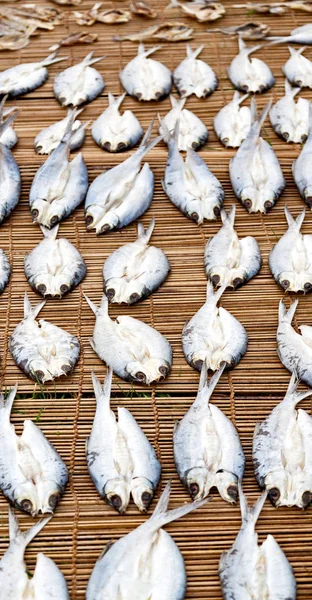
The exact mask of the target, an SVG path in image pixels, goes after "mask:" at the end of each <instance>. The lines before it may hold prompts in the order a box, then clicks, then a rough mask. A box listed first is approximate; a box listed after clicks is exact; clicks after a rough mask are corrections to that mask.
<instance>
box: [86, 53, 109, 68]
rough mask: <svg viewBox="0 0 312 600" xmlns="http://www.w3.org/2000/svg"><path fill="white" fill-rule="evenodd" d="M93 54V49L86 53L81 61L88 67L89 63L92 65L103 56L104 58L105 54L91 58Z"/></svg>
mask: <svg viewBox="0 0 312 600" xmlns="http://www.w3.org/2000/svg"><path fill="white" fill-rule="evenodd" d="M93 54H94V51H92V52H90V53H89V54H87V56H86V57H85V58H84V59H83V62H84V63H86V64H87V65H88V66H89V67H90V66H91V65H94V64H95V63H97V62H100V60H103V59H104V58H106V55H105V56H98V57H97V58H93Z"/></svg>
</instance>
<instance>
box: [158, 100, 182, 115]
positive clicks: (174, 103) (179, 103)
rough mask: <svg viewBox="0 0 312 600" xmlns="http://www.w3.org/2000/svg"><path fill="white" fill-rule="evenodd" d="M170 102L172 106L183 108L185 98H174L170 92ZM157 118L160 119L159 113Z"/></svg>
mask: <svg viewBox="0 0 312 600" xmlns="http://www.w3.org/2000/svg"><path fill="white" fill-rule="evenodd" d="M170 102H171V106H172V108H179V109H180V110H182V108H184V105H185V102H186V98H175V97H174V96H173V95H172V94H170ZM158 118H159V119H160V116H159V115H158Z"/></svg>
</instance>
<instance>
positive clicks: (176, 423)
mask: <svg viewBox="0 0 312 600" xmlns="http://www.w3.org/2000/svg"><path fill="white" fill-rule="evenodd" d="M179 425H180V421H178V419H177V420H176V421H175V423H174V426H173V435H174V434H175V433H176V432H177V431H178V429H179Z"/></svg>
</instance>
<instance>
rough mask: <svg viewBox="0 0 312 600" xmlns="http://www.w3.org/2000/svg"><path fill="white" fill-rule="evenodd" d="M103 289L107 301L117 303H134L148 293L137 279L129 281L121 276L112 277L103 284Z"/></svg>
mask: <svg viewBox="0 0 312 600" xmlns="http://www.w3.org/2000/svg"><path fill="white" fill-rule="evenodd" d="M104 291H105V294H106V296H107V298H108V300H109V302H112V303H114V302H115V303H118V304H121V303H123V302H125V303H126V304H134V303H135V302H138V300H141V298H145V297H146V296H148V295H149V293H150V292H149V290H148V289H147V288H146V287H145V286H144V285H142V284H141V283H140V282H139V281H138V280H135V281H130V282H129V281H126V279H125V278H122V277H118V278H117V277H116V278H113V277H112V278H111V279H110V280H109V281H108V282H107V284H106V285H105V286H104Z"/></svg>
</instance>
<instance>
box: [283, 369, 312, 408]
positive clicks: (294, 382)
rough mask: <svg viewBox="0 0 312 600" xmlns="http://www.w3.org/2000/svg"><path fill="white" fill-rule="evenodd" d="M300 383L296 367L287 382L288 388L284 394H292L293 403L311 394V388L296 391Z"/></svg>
mask: <svg viewBox="0 0 312 600" xmlns="http://www.w3.org/2000/svg"><path fill="white" fill-rule="evenodd" d="M299 383H300V379H299V378H298V374H297V371H296V369H295V370H294V371H293V373H292V375H291V378H290V381H289V384H288V388H287V392H286V396H288V395H289V396H294V403H295V404H298V403H299V402H301V400H303V399H304V398H308V396H311V394H312V390H311V389H309V390H305V391H304V392H297V388H298V385H299Z"/></svg>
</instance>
